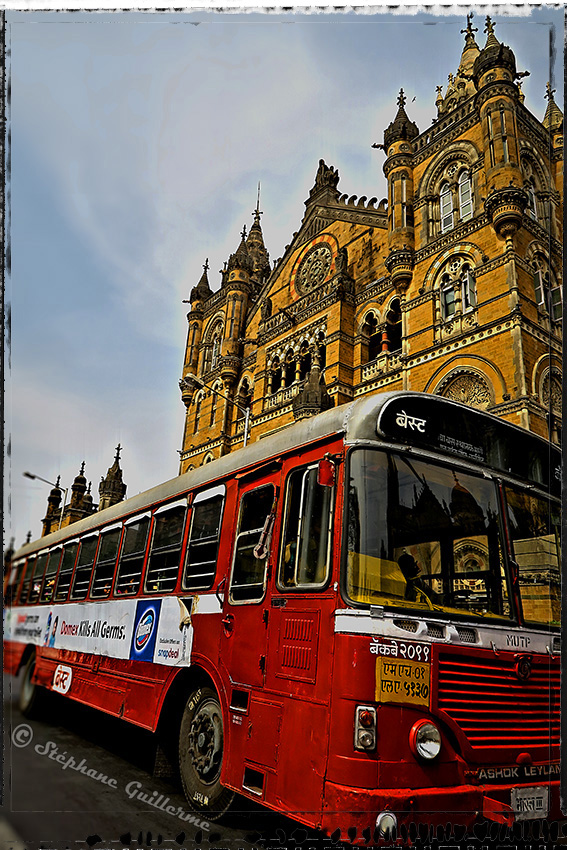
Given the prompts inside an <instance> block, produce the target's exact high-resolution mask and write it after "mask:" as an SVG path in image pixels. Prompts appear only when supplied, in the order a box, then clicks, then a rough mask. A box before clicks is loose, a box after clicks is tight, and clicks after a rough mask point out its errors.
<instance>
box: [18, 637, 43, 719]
mask: <svg viewBox="0 0 567 850" xmlns="http://www.w3.org/2000/svg"><path fill="white" fill-rule="evenodd" d="M34 671H35V652H32V654H31V655H30V657H29V658H28V660H27V661H26V664H25V667H24V675H23V678H22V686H21V688H20V697H19V706H20V711H21V712H22V714H23V715H24V717H30V718H32V717H36V716H37V714H38V713H39V712H40V710H41V707H42V702H43V700H44V697H45V690H44V688H42V687H41V686H40V685H36V684H35V682H33V681H32V677H33V674H34Z"/></svg>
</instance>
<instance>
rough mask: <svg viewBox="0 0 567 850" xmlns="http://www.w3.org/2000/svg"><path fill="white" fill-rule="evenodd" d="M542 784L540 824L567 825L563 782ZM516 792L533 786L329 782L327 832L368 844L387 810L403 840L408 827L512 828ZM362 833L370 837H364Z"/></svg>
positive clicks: (323, 823) (324, 826)
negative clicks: (487, 824)
mask: <svg viewBox="0 0 567 850" xmlns="http://www.w3.org/2000/svg"><path fill="white" fill-rule="evenodd" d="M534 784H536V783H534ZM539 785H540V786H542V785H543V786H544V787H547V788H549V811H548V813H547V817H545V818H541V819H540V820H546V821H548V822H552V821H558V820H563V815H562V814H561V810H560V806H559V781H557V780H555V781H549V780H548V781H541V782H540V783H539ZM515 787H528V786H515V785H459V786H453V787H449V788H417V789H412V788H391V789H388V788H385V789H384V788H381V789H376V790H366V789H364V790H362V789H360V788H352V787H349V786H345V785H338V784H336V783H333V782H327V783H326V786H325V808H324V812H323V818H322V829H323V831H324V832H325V833H327V834H329V835H331V834H332V833H334V832H335V831H336V830H337V829H340V831H341V839H342V840H346V841H349V842H352V843H368V835H370V836H374V831H375V829H376V822H377V818H378V817H379V815H380V814H381V813H382V812H385V811H388V812H392V813H393V814H395V816H396V819H397V824H398V835H399V834H400V827H401V826H402V825H403V826H405V827H406V828H409V826H410V824H412V823H413V824H415V825H419V824H426V825H431V826H434V827H435V826H446V825H447V824H451V825H453V826H456V825H459V826H464V827H472V826H473V825H474V824H475V823H479V822H481V821H492V822H496V823H499V824H504V825H506V826H512V825H513V824H514V823H515V822H516V816H515V814H514V811H513V809H512V807H511V805H510V794H511V790H512V788H515ZM368 830H370V833H368ZM355 831H356V832H355ZM363 832H365V833H366V834H365V835H363Z"/></svg>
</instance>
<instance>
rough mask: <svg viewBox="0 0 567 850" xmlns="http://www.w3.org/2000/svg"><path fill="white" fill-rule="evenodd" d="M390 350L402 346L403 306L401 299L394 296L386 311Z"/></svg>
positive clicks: (396, 349) (398, 348) (397, 349)
mask: <svg viewBox="0 0 567 850" xmlns="http://www.w3.org/2000/svg"><path fill="white" fill-rule="evenodd" d="M386 332H387V334H388V351H399V350H400V348H401V347H402V308H401V306H400V299H399V298H394V300H393V301H392V302H391V303H390V307H389V309H388V312H387V313H386Z"/></svg>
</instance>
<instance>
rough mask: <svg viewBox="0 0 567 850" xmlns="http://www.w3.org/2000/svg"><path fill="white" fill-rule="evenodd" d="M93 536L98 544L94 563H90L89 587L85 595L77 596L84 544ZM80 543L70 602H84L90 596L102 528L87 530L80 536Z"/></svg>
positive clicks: (70, 591) (70, 589)
mask: <svg viewBox="0 0 567 850" xmlns="http://www.w3.org/2000/svg"><path fill="white" fill-rule="evenodd" d="M91 538H96V545H95V549H94V554H93V560H92V563H91V565H90V573H89V580H88V582H87V588H86V591H85V594H84V596H75V595H74V591H75V582H76V580H77V571H78V569H79V566H80V564H79V561H80V560H81V554H82V552H83V546H84V543H85V541H86V540H90V539H91ZM80 544H81V545H80V546H79V551H78V553H77V560H76V562H75V570H74V572H73V580H72V582H71V586H70V588H69V602H84V601H85V599H88V598H89V591H90V589H91V583H92V580H93V570H94V565H95V563H96V559H97V555H98V550H99V547H100V529H99V528H97V529H95V530H94V531H93V532H90V531H89V532H86V533H85V534H83V535H82V537H81V538H80Z"/></svg>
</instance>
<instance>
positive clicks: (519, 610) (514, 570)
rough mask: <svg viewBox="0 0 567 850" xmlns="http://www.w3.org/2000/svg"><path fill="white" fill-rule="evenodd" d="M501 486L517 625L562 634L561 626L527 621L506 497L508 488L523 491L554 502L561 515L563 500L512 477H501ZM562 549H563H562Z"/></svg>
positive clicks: (503, 520) (501, 513)
mask: <svg viewBox="0 0 567 850" xmlns="http://www.w3.org/2000/svg"><path fill="white" fill-rule="evenodd" d="M498 484H499V495H500V506H499V507H500V517H501V521H502V524H503V533H504V537H503V539H504V541H505V544H506V545H505V549H506V560H507V562H508V565H509V571H510V583H511V587H512V591H513V598H514V607H515V611H516V617H517V623H518V624H519V625H520V626H521V628H524V629H534V630H535V631H538V630H539V631H545V632H550V633H551V634H561V625H558V626H555V625H551V624H550V623H540V622H538V621H537V620H527V619H526V618H525V617H524V604H523V599H522V593H521V590H520V584H519V565H518V563H517V561H516V560H515V557H516V556H515V551H514V540H513V537H512V530H511V528H510V518H509V515H508V512H509V510H510V506H509V504H508V499H507V497H506V488H508V487H509V488H513V489H515V490H521V491H523V492H526V493H530V494H533V495H534V496H537V497H538V498H540V499H544V500H546V501H549V502H553V503H554V504H555V505H557V506H558V508H559V511H560V513H561V511H562V508H563V505H562V502H561V499H559V498H558V497H557V496H554V495H553V494H552V493H551V491H546V490H543V489H542V488H541V487H538V486H536V485H535V484H532V483H531V482H525V481H520V480H518V479H514V478H511V477H501V478H499V479H498ZM561 548H562V547H561ZM562 560H563V559H562V554H561V552H560V557H559V573H560V575H561V574H562Z"/></svg>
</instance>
